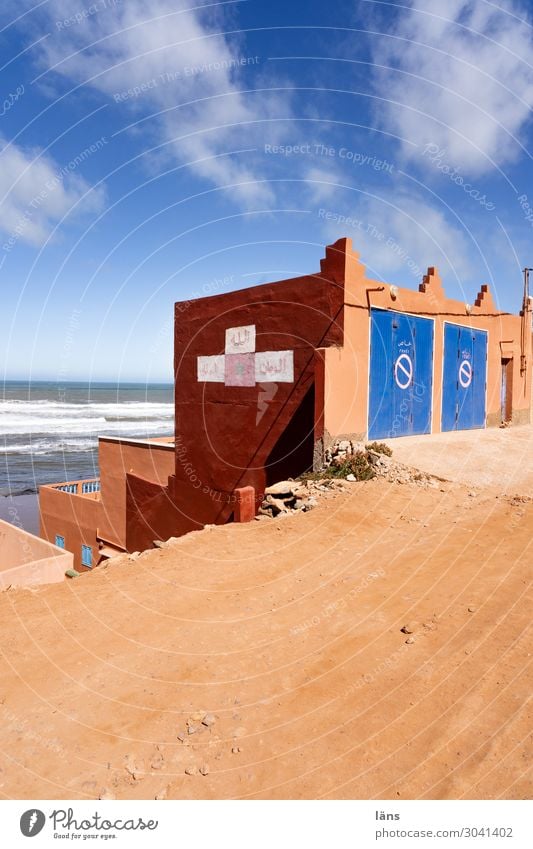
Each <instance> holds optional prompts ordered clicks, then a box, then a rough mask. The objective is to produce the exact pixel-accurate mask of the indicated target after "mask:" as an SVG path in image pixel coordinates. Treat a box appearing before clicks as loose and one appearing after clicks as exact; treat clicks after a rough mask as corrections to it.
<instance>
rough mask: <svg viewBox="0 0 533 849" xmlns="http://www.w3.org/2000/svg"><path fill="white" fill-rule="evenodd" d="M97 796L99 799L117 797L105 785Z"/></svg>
mask: <svg viewBox="0 0 533 849" xmlns="http://www.w3.org/2000/svg"><path fill="white" fill-rule="evenodd" d="M98 798H99V799H116V798H117V797H116V796H115V795H114V794H113V793H112V792H111V790H109V789H108V788H107V787H104V789H103V790H102V791H101V793H100V794H99V795H98Z"/></svg>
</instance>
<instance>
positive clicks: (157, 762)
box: [150, 753, 165, 769]
mask: <svg viewBox="0 0 533 849" xmlns="http://www.w3.org/2000/svg"><path fill="white" fill-rule="evenodd" d="M164 763H165V759H164V757H163V755H162V754H161V753H159V754H157V755H155V756H154V757H153V758H152V760H151V761H150V767H151V768H152V769H163V764H164Z"/></svg>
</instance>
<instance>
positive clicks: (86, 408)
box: [0, 401, 174, 450]
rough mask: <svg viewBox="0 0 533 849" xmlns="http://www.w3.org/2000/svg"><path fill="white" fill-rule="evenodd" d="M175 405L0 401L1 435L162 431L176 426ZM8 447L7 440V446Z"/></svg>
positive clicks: (145, 432)
mask: <svg viewBox="0 0 533 849" xmlns="http://www.w3.org/2000/svg"><path fill="white" fill-rule="evenodd" d="M173 418H174V405H173V404H161V403H150V402H124V403H117V404H115V403H109V404H106V403H88V404H69V403H61V402H57V401H45V402H44V403H43V402H41V401H27V402H25V401H2V402H0V437H4V438H7V437H10V436H11V437H13V436H20V435H24V434H25V435H28V436H36V437H40V436H45V435H58V436H59V435H64V436H70V435H76V436H82V435H85V436H95V437H96V436H98V435H102V436H110V435H119V434H121V433H122V434H124V435H125V436H128V435H133V434H136V435H149V434H150V433H151V434H153V435H154V436H156V435H162V434H163V433H171V432H172V429H173ZM8 449H9V445H8V444H7V440H6V447H5V450H8Z"/></svg>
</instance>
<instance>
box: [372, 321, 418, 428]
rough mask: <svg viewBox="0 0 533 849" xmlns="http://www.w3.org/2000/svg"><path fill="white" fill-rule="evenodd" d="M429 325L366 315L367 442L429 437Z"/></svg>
mask: <svg viewBox="0 0 533 849" xmlns="http://www.w3.org/2000/svg"><path fill="white" fill-rule="evenodd" d="M432 384H433V322H432V321H431V320H430V319H428V318H420V317H419V316H414V315H406V314H405V313H398V312H390V311H388V310H375V309H373V310H371V312H370V397H369V408H368V436H369V438H370V439H383V438H388V439H390V438H392V437H394V436H409V435H410V434H415V433H429V432H430V431H431V395H432Z"/></svg>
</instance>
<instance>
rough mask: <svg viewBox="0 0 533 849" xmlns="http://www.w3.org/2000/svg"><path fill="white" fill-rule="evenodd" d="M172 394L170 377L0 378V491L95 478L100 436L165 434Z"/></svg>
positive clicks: (171, 426)
mask: <svg viewBox="0 0 533 849" xmlns="http://www.w3.org/2000/svg"><path fill="white" fill-rule="evenodd" d="M173 394H174V393H173V386H172V385H171V384H141V383H121V384H111V383H63V384H59V383H47V382H44V381H39V382H31V383H28V382H23V381H6V382H5V383H3V384H0V454H1V461H0V495H4V496H5V495H11V496H18V495H23V494H28V493H34V492H37V489H38V487H39V486H40V485H41V484H44V483H54V482H59V481H68V480H77V479H79V478H92V477H98V450H97V449H98V437H99V436H125V437H130V438H132V437H146V436H170V435H172V434H173V433H174V403H173Z"/></svg>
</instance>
